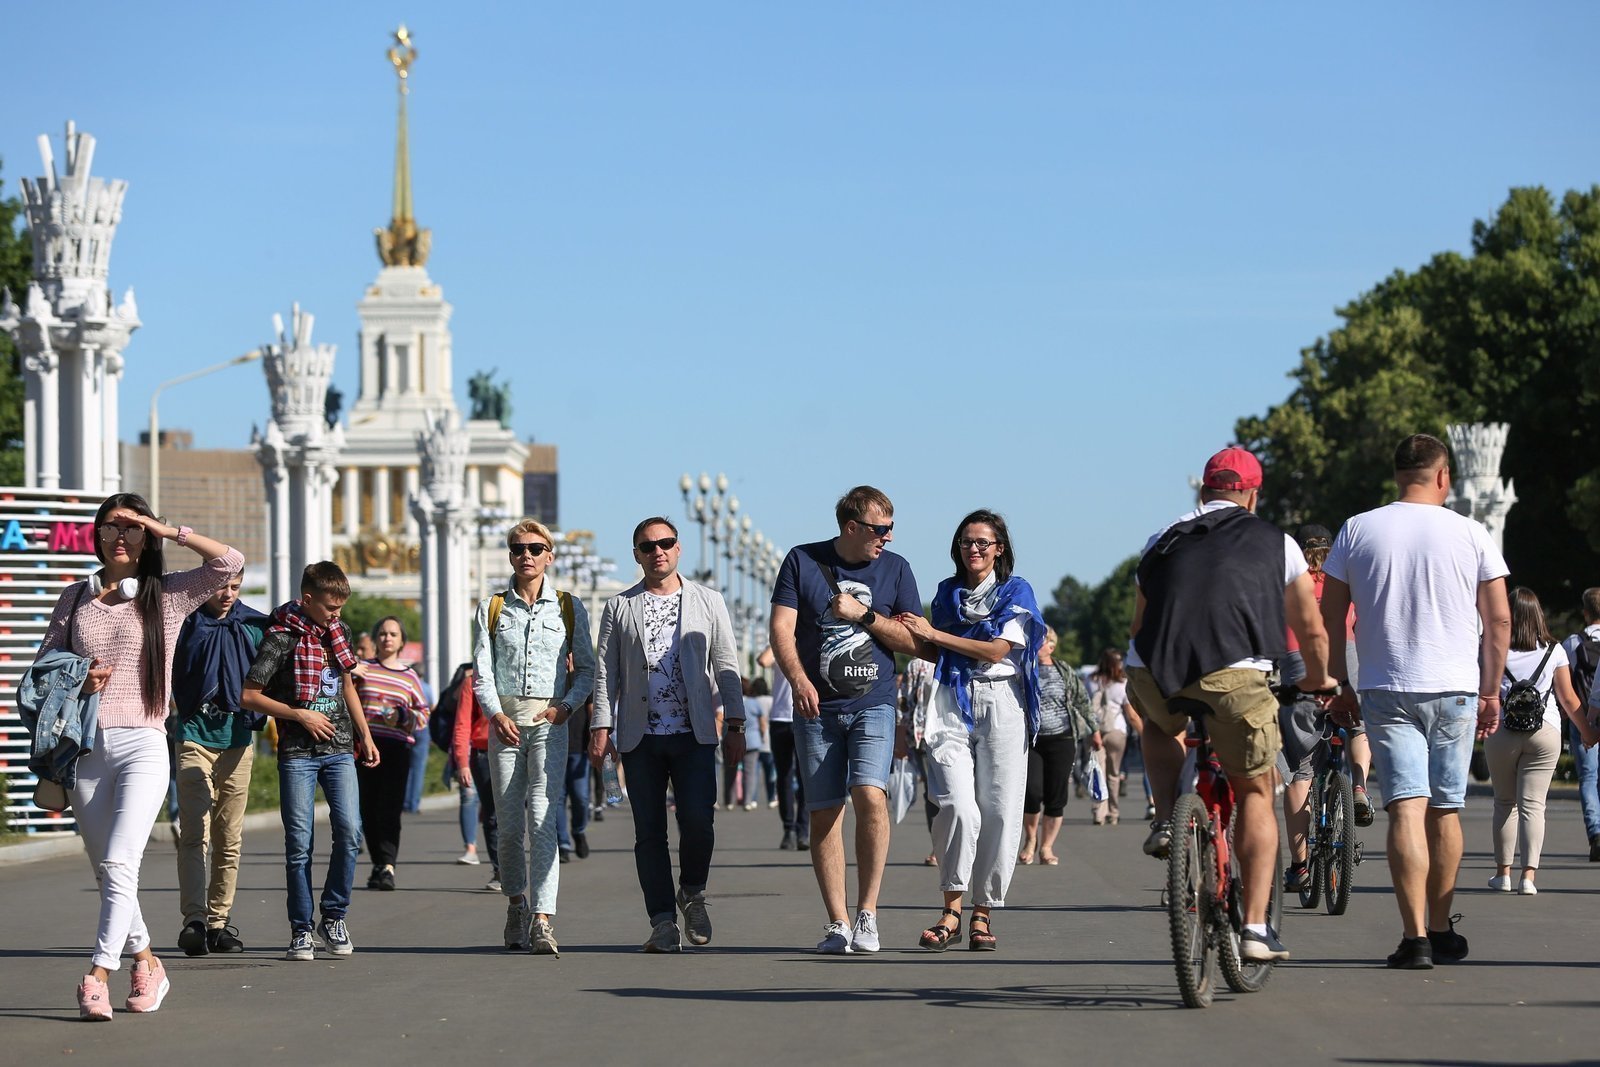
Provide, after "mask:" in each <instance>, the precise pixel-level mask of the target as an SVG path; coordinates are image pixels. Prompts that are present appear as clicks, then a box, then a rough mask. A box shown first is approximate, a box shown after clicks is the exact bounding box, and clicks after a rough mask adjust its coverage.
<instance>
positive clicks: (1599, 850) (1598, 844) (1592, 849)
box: [1589, 836, 1600, 863]
mask: <svg viewBox="0 0 1600 1067" xmlns="http://www.w3.org/2000/svg"><path fill="white" fill-rule="evenodd" d="M1589 862H1590V863H1600V836H1597V837H1591V838H1589Z"/></svg>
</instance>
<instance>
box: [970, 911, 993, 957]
mask: <svg viewBox="0 0 1600 1067" xmlns="http://www.w3.org/2000/svg"><path fill="white" fill-rule="evenodd" d="M979 923H982V924H983V933H981V934H980V933H978V924H979ZM970 925H971V927H972V939H971V941H969V942H968V943H967V948H969V949H971V950H972V951H973V952H993V951H994V950H995V949H996V948H997V947H998V946H999V944H1000V942H999V941H998V940H997V939H996V938H995V936H994V934H992V933H990V932H989V926H990V924H989V916H987V915H976V914H975V915H973V916H972V922H971V924H970Z"/></svg>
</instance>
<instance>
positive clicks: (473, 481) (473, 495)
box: [467, 464, 483, 508]
mask: <svg viewBox="0 0 1600 1067" xmlns="http://www.w3.org/2000/svg"><path fill="white" fill-rule="evenodd" d="M482 503H483V476H482V474H481V473H480V472H479V471H478V468H477V467H474V466H472V465H470V464H469V465H468V466H467V506H468V507H471V508H475V507H477V506H478V505H480V504H482Z"/></svg>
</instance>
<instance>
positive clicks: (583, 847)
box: [572, 830, 589, 860]
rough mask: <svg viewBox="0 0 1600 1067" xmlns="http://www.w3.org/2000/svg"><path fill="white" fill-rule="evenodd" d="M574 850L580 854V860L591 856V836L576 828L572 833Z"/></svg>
mask: <svg viewBox="0 0 1600 1067" xmlns="http://www.w3.org/2000/svg"><path fill="white" fill-rule="evenodd" d="M572 851H574V852H576V853H577V854H578V858H579V859H580V860H586V859H588V858H589V838H588V836H587V835H586V834H584V832H583V831H582V830H574V831H573V833H572Z"/></svg>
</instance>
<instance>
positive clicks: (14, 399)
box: [0, 181, 33, 485]
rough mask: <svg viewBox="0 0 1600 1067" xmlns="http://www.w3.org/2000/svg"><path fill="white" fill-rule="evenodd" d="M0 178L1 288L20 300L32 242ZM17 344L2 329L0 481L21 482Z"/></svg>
mask: <svg viewBox="0 0 1600 1067" xmlns="http://www.w3.org/2000/svg"><path fill="white" fill-rule="evenodd" d="M4 191H5V182H4V181H0V289H9V290H11V295H12V297H13V298H15V299H16V300H17V302H18V303H21V302H22V300H23V299H24V298H25V297H26V295H27V292H28V280H29V279H30V278H31V277H32V275H33V269H32V268H33V246H32V244H31V243H30V242H29V240H28V236H27V234H26V233H25V232H23V230H22V229H21V228H20V225H19V219H20V217H21V215H22V201H20V200H18V199H17V198H16V197H14V196H13V197H6V196H4V195H3V193H4ZM19 359H20V357H19V356H18V354H17V348H16V345H15V344H13V343H12V341H11V337H10V335H8V334H6V333H5V332H4V331H0V485H21V484H22V479H23V471H22V368H21V365H20V363H19V362H18V361H19Z"/></svg>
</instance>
